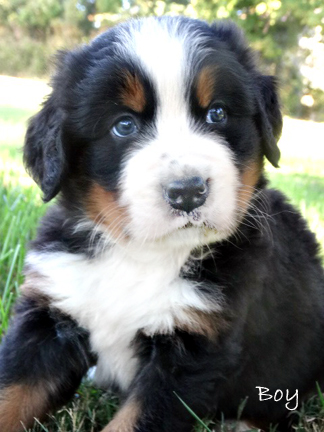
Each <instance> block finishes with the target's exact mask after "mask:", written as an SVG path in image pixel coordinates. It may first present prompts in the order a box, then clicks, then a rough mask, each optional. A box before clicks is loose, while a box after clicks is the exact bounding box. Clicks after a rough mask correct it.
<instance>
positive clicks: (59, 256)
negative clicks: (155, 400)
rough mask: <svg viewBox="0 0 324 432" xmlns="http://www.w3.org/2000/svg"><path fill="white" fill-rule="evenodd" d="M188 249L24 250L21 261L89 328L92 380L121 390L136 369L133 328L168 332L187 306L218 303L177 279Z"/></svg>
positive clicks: (208, 306)
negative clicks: (94, 253) (91, 254)
mask: <svg viewBox="0 0 324 432" xmlns="http://www.w3.org/2000/svg"><path fill="white" fill-rule="evenodd" d="M189 252H190V248H188V247H187V248H181V249H178V250H175V249H169V248H168V249H163V250H160V248H153V247H152V248H151V249H150V248H147V247H146V248H145V249H144V248H143V249H138V248H133V247H132V248H130V247H128V248H122V247H120V246H118V245H115V246H114V247H112V248H111V249H110V250H109V251H107V252H106V253H105V254H104V255H101V256H99V257H97V258H95V259H92V260H89V259H87V258H86V257H85V256H82V255H77V254H75V255H73V254H68V253H63V252H56V253H55V252H53V253H46V254H44V253H39V252H38V253H37V252H30V253H29V254H28V256H27V265H28V268H30V269H31V270H32V271H37V272H38V273H39V274H40V275H42V276H44V278H40V280H39V285H38V286H35V288H36V289H38V290H39V291H41V292H42V293H44V294H46V295H49V296H50V297H51V298H52V299H53V303H52V304H53V305H54V306H56V307H58V308H59V309H60V310H62V311H64V312H65V313H67V314H69V315H70V316H71V317H73V318H74V319H75V320H76V321H77V322H78V324H79V325H80V326H82V327H84V328H85V329H87V330H88V331H89V332H90V343H91V347H92V349H93V351H94V352H95V353H97V354H98V357H99V360H98V367H97V371H96V380H97V382H98V383H100V384H101V385H107V384H109V383H111V382H117V383H118V384H119V385H120V386H121V388H123V389H127V387H128V386H129V384H130V382H131V380H132V379H133V377H134V374H135V373H136V369H137V360H136V358H135V357H134V349H133V347H132V346H131V342H132V340H133V339H134V337H135V335H136V333H137V332H138V330H142V331H144V332H145V333H146V334H148V335H153V334H155V333H171V332H172V331H173V330H174V325H175V319H176V320H177V322H183V323H189V315H187V312H188V310H189V309H190V308H194V309H196V310H197V309H198V310H202V311H208V310H218V309H219V308H220V306H219V305H217V304H213V305H211V304H209V303H208V301H207V300H206V299H204V298H203V297H202V296H201V295H200V294H199V292H198V290H197V289H196V288H195V284H194V283H191V282H189V281H186V280H184V279H181V278H180V276H179V272H180V269H181V267H182V266H183V264H184V263H185V261H186V260H187V258H188V256H189ZM27 278H28V275H27Z"/></svg>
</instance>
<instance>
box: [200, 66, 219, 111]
mask: <svg viewBox="0 0 324 432" xmlns="http://www.w3.org/2000/svg"><path fill="white" fill-rule="evenodd" d="M214 76H215V71H214V70H213V69H212V68H211V67H205V68H204V69H202V70H201V72H200V73H199V75H198V78H197V87H196V95H197V99H198V102H199V105H200V106H201V107H202V108H207V107H208V106H209V105H210V103H211V102H212V99H213V94H214V87H215V78H214Z"/></svg>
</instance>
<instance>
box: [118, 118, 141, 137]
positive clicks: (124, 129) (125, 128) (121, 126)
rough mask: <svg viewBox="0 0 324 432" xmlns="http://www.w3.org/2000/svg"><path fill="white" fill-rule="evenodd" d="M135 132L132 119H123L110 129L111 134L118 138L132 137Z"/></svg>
mask: <svg viewBox="0 0 324 432" xmlns="http://www.w3.org/2000/svg"><path fill="white" fill-rule="evenodd" d="M136 132H137V126H136V123H135V121H134V120H133V119H132V117H123V118H122V119H120V120H119V121H118V122H117V123H116V124H115V125H114V127H113V128H112V133H113V134H115V135H116V136H118V137H120V138H124V137H127V136H129V135H133V134H134V133H136Z"/></svg>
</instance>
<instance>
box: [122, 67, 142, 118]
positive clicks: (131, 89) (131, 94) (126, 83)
mask: <svg viewBox="0 0 324 432" xmlns="http://www.w3.org/2000/svg"><path fill="white" fill-rule="evenodd" d="M122 77H123V84H122V89H121V93H120V99H121V102H122V103H123V104H124V105H126V106H128V107H129V108H131V109H132V110H133V111H136V112H142V111H143V110H144V108H145V105H146V99H145V91H144V86H143V84H142V82H141V81H140V79H139V78H138V76H137V75H133V74H132V73H131V72H129V71H128V70H124V71H123V72H122Z"/></svg>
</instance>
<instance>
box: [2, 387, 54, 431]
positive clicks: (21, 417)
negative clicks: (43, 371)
mask: <svg viewBox="0 0 324 432" xmlns="http://www.w3.org/2000/svg"><path fill="white" fill-rule="evenodd" d="M46 409H47V393H46V391H45V390H44V388H42V387H40V386H38V387H30V386H27V385H12V386H10V387H7V388H5V389H2V390H0V430H1V432H21V431H24V430H25V429H24V427H25V428H27V429H28V428H29V427H32V425H33V423H34V419H35V418H39V419H41V418H44V416H45V414H46ZM23 425H24V426H23Z"/></svg>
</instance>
